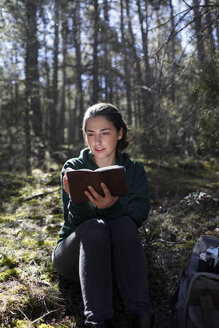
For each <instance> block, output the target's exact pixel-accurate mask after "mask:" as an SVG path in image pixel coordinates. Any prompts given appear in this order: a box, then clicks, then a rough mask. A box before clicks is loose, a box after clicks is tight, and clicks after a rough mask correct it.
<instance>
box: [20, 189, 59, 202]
mask: <svg viewBox="0 0 219 328" xmlns="http://www.w3.org/2000/svg"><path fill="white" fill-rule="evenodd" d="M59 189H60V188H59V187H58V188H56V189H54V190H52V191H45V192H43V193H41V194H36V195H33V196H30V197H27V198H25V199H24V200H23V201H24V202H27V201H29V200H32V199H34V198H39V197H44V196H46V195H49V194H52V193H54V192H56V191H58V190H59Z"/></svg>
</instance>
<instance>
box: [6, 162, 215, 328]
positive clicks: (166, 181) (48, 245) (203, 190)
mask: <svg viewBox="0 0 219 328" xmlns="http://www.w3.org/2000/svg"><path fill="white" fill-rule="evenodd" d="M141 161H142V162H143V163H144V165H145V168H146V170H147V173H148V178H149V184H150V193H151V204H152V206H151V212H150V217H149V220H148V221H147V223H145V225H144V227H142V228H141V229H140V234H141V237H142V243H143V246H144V248H145V252H146V255H147V259H148V268H149V286H150V295H151V299H152V302H153V304H154V307H155V314H156V319H155V323H154V327H159V328H165V327H167V305H168V297H169V296H170V294H171V293H172V291H173V290H174V288H175V286H177V284H178V283H179V281H180V279H181V276H182V272H183V269H184V268H185V265H186V262H187V259H188V256H189V253H190V251H191V249H192V247H193V246H194V243H195V241H196V240H197V238H198V237H199V236H201V235H202V234H209V235H212V236H215V237H219V212H218V204H219V194H218V193H219V192H218V190H219V188H218V187H219V166H218V164H217V163H218V162H217V160H216V159H211V160H208V161H195V160H188V159H187V160H184V161H183V160H181V159H176V158H174V159H171V160H168V161H166V162H157V161H146V160H145V161H144V160H141ZM0 181H1V182H0V209H1V213H2V215H1V217H0V228H1V239H0V327H4V328H7V327H8V328H12V327H13V328H15V327H19V328H27V327H40V328H51V327H58V328H67V327H75V328H77V327H81V326H82V322H83V314H82V313H81V307H80V306H78V312H77V304H76V314H75V315H69V313H68V312H67V311H66V304H65V301H64V299H63V297H62V294H61V293H60V292H59V289H58V276H57V273H56V272H55V270H54V268H53V266H52V263H51V253H52V249H53V247H54V245H55V244H56V241H57V236H58V231H59V229H60V227H61V224H62V208H61V201H60V188H59V171H57V172H52V173H43V172H41V171H39V170H34V171H33V174H32V176H30V177H27V176H25V175H24V176H22V175H14V174H11V173H7V172H6V173H2V174H1V176H0ZM116 319H117V327H125V321H124V318H123V316H122V314H121V313H118V312H117V314H116Z"/></svg>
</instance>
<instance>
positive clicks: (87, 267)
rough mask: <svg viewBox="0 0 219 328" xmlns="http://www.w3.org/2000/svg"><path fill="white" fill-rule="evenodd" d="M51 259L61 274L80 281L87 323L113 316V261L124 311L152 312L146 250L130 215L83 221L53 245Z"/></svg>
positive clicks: (97, 321)
mask: <svg viewBox="0 0 219 328" xmlns="http://www.w3.org/2000/svg"><path fill="white" fill-rule="evenodd" d="M52 260H53V264H54V266H55V268H56V270H57V271H58V273H59V274H60V275H61V276H63V277H64V278H65V279H67V280H69V281H72V282H77V281H80V285H81V291H82V297H83V302H84V314H85V317H86V323H91V322H92V323H102V322H103V321H104V319H108V318H111V317H112V314H113V309H112V265H113V269H114V272H115V277H116V282H117V285H118V288H119V291H120V294H121V297H122V300H123V303H124V308H125V312H126V313H136V314H143V313H145V312H152V305H151V303H150V302H149V298H148V283H147V267H146V259H145V254H144V250H143V247H142V245H141V240H140V237H139V234H138V231H137V228H136V225H135V223H134V222H133V221H132V220H131V219H130V218H129V217H127V216H126V217H120V218H115V219H111V220H110V221H109V222H107V223H106V222H104V221H103V220H100V219H90V220H88V221H86V222H85V223H82V224H81V225H79V226H78V227H77V228H76V230H75V231H74V232H73V233H72V234H71V235H70V236H68V237H67V238H66V239H64V240H63V241H61V242H60V243H59V244H58V245H57V246H56V248H55V249H54V252H53V256H52Z"/></svg>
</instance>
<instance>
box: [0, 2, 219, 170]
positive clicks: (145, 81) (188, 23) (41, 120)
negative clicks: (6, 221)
mask: <svg viewBox="0 0 219 328" xmlns="http://www.w3.org/2000/svg"><path fill="white" fill-rule="evenodd" d="M218 10H219V8H218V2H217V1H209V0H205V1H200V0H193V1H177V0H175V1H173V0H167V1H147V0H145V1H140V0H136V1H135V0H132V1H130V0H121V1H108V0H101V1H100V0H93V1H91V0H85V1H67V0H60V1H51V0H41V1H34V0H28V1H21V0H16V1H15V0H5V1H4V0H1V11H0V19H1V21H0V22H1V26H0V32H1V43H0V77H1V78H0V93H1V97H0V122H1V123H0V124H1V131H0V143H1V149H0V157H1V168H3V169H9V170H13V169H15V170H16V171H18V170H24V169H25V170H26V172H27V173H30V172H31V168H34V167H41V168H47V169H48V168H49V166H50V164H51V162H52V161H53V160H61V161H62V162H63V161H65V159H66V158H67V157H69V155H70V156H72V155H76V156H77V155H78V152H79V149H81V147H82V145H83V142H82V136H81V129H80V127H81V120H82V117H83V113H84V111H85V109H86V108H87V107H88V106H89V105H92V104H94V103H96V102H99V101H104V102H110V103H113V104H115V105H117V106H118V107H119V108H120V110H121V111H122V113H123V115H124V117H125V119H126V121H127V123H128V124H129V126H130V127H131V128H132V147H131V152H132V154H133V155H137V154H138V155H139V154H142V155H143V156H146V157H147V158H159V159H162V158H165V157H166V156H168V155H170V154H174V155H180V156H199V155H209V154H214V155H215V154H217V155H218V133H219V125H218V124H219V123H218V116H219V112H218V111H219V109H218V38H219V29H218ZM133 145H134V146H133ZM49 159H50V160H49Z"/></svg>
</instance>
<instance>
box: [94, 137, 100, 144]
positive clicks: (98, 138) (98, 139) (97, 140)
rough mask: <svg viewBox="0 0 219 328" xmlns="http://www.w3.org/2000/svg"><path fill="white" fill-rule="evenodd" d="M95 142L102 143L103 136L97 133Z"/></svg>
mask: <svg viewBox="0 0 219 328" xmlns="http://www.w3.org/2000/svg"><path fill="white" fill-rule="evenodd" d="M95 143H96V144H99V143H101V136H100V135H96V136H95Z"/></svg>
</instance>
